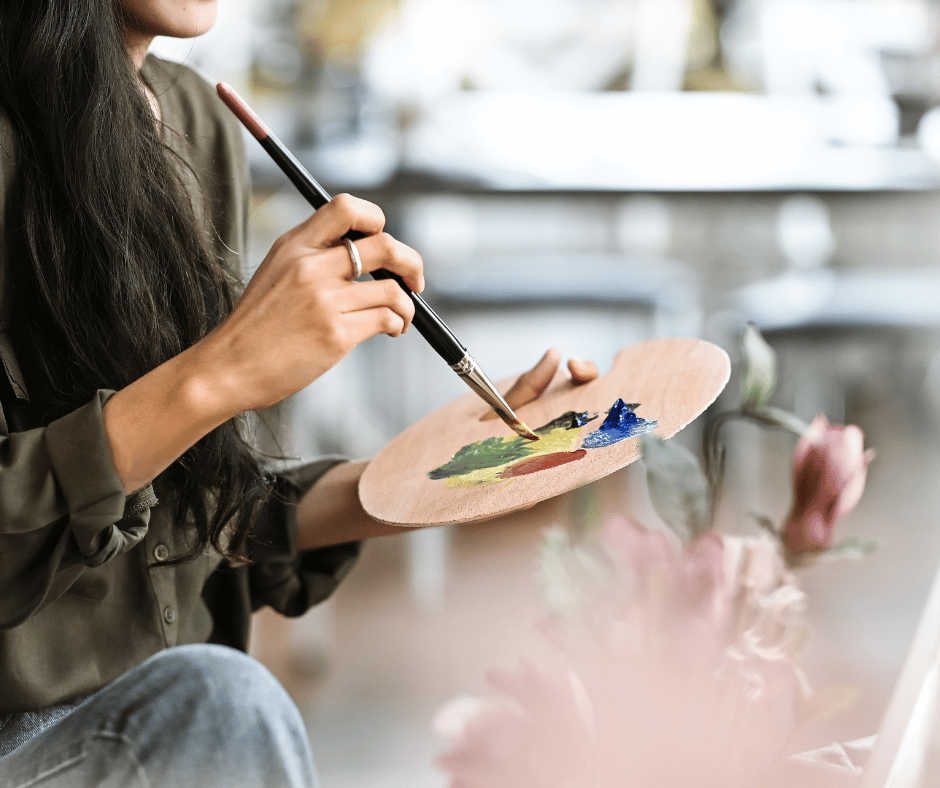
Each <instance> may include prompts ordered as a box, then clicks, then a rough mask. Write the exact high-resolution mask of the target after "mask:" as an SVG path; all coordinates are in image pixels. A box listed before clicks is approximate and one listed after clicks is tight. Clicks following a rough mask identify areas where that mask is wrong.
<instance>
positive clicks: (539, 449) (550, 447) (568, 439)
mask: <svg viewBox="0 0 940 788" xmlns="http://www.w3.org/2000/svg"><path fill="white" fill-rule="evenodd" d="M541 429H542V428H541V427H540V428H539V429H538V430H536V432H539V431H540V430H541ZM541 435H542V437H541V439H540V440H539V442H538V443H534V442H531V441H527V440H524V439H522V438H510V439H509V440H519V441H520V442H521V443H522V444H523V445H526V446H532V451H531V453H530V454H529V457H541V456H543V455H545V454H554V453H559V452H567V451H571V450H572V449H574V448H575V446H576V445H577V443H578V430H577V429H570V430H566V429H564V428H563V427H561V428H556V429H553V430H551V431H550V432H548V433H547V434H545V433H541ZM481 443H482V441H481ZM464 448H467V447H464ZM458 454H459V452H458ZM456 456H457V455H454V458H455V459H456ZM518 461H519V460H518V458H514V459H513V460H510V461H509V462H518ZM523 461H524V458H523ZM453 462H454V460H451V462H449V463H447V465H442V466H441V467H440V468H436V469H435V470H433V471H431V473H429V474H428V476H430V477H431V478H432V479H434V478H438V479H442V478H446V479H447V483H446V486H447V487H451V488H453V487H476V486H477V485H480V484H493V483H495V482H498V481H499V480H500V475H499V473H500V470H502V469H503V468H504V467H505V466H506V465H507V464H509V463H508V462H502V463H500V464H499V465H491V466H489V467H487V468H476V469H474V470H471V471H468V472H466V473H460V474H449V475H446V476H445V475H444V473H445V469H446V468H448V466H450V465H452V464H453ZM431 474H437V475H436V476H431Z"/></svg>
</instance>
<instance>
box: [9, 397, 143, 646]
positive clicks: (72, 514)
mask: <svg viewBox="0 0 940 788" xmlns="http://www.w3.org/2000/svg"><path fill="white" fill-rule="evenodd" d="M112 394H114V392H113V391H110V390H104V389H102V390H100V391H98V392H97V393H96V394H95V396H94V397H93V398H92V399H91V401H90V402H88V403H87V404H85V405H83V406H81V407H79V408H77V409H76V410H74V411H72V412H70V413H68V414H67V415H65V416H63V417H62V418H60V419H58V420H56V421H53V422H51V423H50V424H49V425H48V426H46V427H42V428H37V429H31V430H26V431H23V432H13V433H10V434H9V435H5V436H0V551H2V554H3V560H2V561H0V627H2V626H12V625H15V623H18V622H20V621H22V620H24V619H25V618H27V617H28V616H29V615H32V614H33V613H35V612H37V611H38V610H40V609H42V608H43V607H44V606H45V605H46V604H48V603H49V602H51V601H53V600H54V599H56V598H57V597H58V596H60V595H61V594H62V593H63V592H64V591H65V590H67V588H68V587H69V585H71V584H72V583H73V582H74V581H75V580H76V578H77V577H78V576H79V575H80V574H81V571H82V567H83V566H91V567H94V566H100V565H101V564H102V563H104V562H106V561H107V560H109V559H110V558H112V557H114V556H115V555H118V554H120V553H122V552H124V551H126V550H128V549H129V548H131V547H133V546H134V545H135V544H137V543H138V542H140V540H141V539H142V538H143V537H144V535H145V534H146V531H147V522H148V521H149V518H148V517H146V516H143V517H141V516H137V517H125V515H126V514H127V512H128V506H131V507H132V508H134V509H135V511H137V512H142V511H143V510H144V509H147V512H149V508H148V507H149V506H152V505H155V504H156V503H157V501H156V498H155V497H153V491H152V489H150V488H145V489H144V490H141V491H138V492H137V493H136V494H135V495H134V496H132V497H131V498H129V497H128V496H127V494H126V491H125V490H124V487H123V485H122V484H121V481H120V479H119V478H118V475H117V471H116V470H115V467H114V461H113V459H112V457H111V452H110V447H109V445H108V441H107V436H106V433H105V431H104V420H103V415H102V407H103V405H104V403H105V402H106V401H107V400H108V399H109V397H110V396H111V395H112ZM140 502H143V503H144V504H145V506H143V507H140V506H137V504H138V503H140ZM147 512H144V513H145V514H146V513H147Z"/></svg>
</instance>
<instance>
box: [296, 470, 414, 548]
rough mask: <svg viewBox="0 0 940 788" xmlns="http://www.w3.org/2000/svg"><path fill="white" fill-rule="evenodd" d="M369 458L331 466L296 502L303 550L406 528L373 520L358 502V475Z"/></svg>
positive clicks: (298, 544) (300, 541)
mask: <svg viewBox="0 0 940 788" xmlns="http://www.w3.org/2000/svg"><path fill="white" fill-rule="evenodd" d="M368 464H369V463H368V461H367V460H361V461H357V462H344V463H342V464H340V465H336V466H334V467H333V468H330V470H328V471H327V472H326V473H325V474H323V476H321V477H320V478H319V479H318V480H317V482H316V484H314V485H313V487H311V488H310V490H309V491H308V492H307V494H306V495H304V497H303V498H301V499H300V502H299V503H298V505H297V525H298V528H297V546H298V547H299V548H300V549H301V550H309V549H312V548H314V547H325V546H327V545H331V544H341V543H343V542H353V541H358V540H360V539H371V538H372V537H375V536H388V535H389V534H399V533H402V532H404V531H407V530H408V529H407V528H403V527H401V526H396V525H386V524H385V523H380V522H377V521H376V520H373V519H372V518H371V517H369V515H367V514H366V513H365V510H363V508H362V504H360V503H359V477H360V476H362V473H363V471H364V470H365V469H366V466H367V465H368Z"/></svg>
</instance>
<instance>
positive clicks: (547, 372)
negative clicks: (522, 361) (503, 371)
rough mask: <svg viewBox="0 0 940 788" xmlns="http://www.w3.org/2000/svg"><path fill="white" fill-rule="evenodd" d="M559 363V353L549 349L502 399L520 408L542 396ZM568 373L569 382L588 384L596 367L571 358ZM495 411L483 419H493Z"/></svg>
mask: <svg viewBox="0 0 940 788" xmlns="http://www.w3.org/2000/svg"><path fill="white" fill-rule="evenodd" d="M559 361H561V353H560V352H559V351H558V349H557V348H549V349H548V350H547V351H545V355H544V356H542V358H541V359H540V360H539V362H538V363H537V364H536V365H535V366H534V367H532V369H530V370H529V371H528V372H524V373H522V374H521V375H520V376H519V379H518V380H517V381H516V382H515V383H513V385H512V388H510V389H509V391H507V392H506V393H505V394H504V395H503V398H504V399H505V400H506V402H507V404H508V405H509V407H510V408H513V409H515V408H520V407H522V406H523V405H525V404H526V403H527V402H532V400H534V399H537V398H538V397H540V396H542V394H543V393H544V391H545V389H547V388H548V384H549V383H551V382H552V379H553V378H554V377H555V373H556V372H557V370H558V363H559ZM568 372H569V373H570V375H571V380H572V381H573V382H575V383H588V382H590V381H592V380H594V379H595V378H596V377H597V375H598V371H597V365H596V364H595V363H594V362H593V361H585V360H584V359H579V358H572V359H569V360H568ZM495 418H497V416H496V411H490V412H489V413H487V414H486V415H485V416H484V417H483V419H484V421H485V420H486V419H495Z"/></svg>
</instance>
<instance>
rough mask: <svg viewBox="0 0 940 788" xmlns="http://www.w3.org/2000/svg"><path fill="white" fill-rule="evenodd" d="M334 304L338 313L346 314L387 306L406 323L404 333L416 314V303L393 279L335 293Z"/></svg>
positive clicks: (350, 287)
mask: <svg viewBox="0 0 940 788" xmlns="http://www.w3.org/2000/svg"><path fill="white" fill-rule="evenodd" d="M332 303H333V305H334V307H335V308H336V310H337V311H338V312H341V313H345V314H349V313H351V312H360V311H362V310H366V309H375V308H376V307H382V306H386V307H388V308H389V309H391V310H392V311H393V312H395V313H396V314H398V315H399V316H400V317H401V319H402V320H403V321H404V331H407V330H408V326H410V325H411V320H412V318H413V317H414V314H415V305H414V302H413V301H412V300H411V298H409V297H408V294H407V293H406V292H405V291H404V290H402V289H401V287H400V286H399V284H398V283H397V282H394V281H392V280H391V279H381V280H376V281H372V282H356V283H355V284H353V285H350V286H348V287H344V288H342V289H341V290H340V291H339V292H337V293H335V294H334V295H333V297H332Z"/></svg>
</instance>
